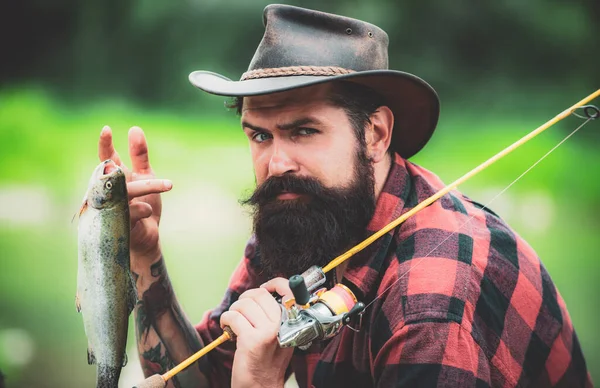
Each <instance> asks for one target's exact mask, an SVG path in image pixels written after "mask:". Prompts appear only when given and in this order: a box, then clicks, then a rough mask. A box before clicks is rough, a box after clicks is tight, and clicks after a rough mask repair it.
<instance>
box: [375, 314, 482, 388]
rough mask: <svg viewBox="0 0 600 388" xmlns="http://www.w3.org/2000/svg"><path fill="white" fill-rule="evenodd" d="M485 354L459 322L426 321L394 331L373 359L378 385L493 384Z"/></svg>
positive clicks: (468, 385) (473, 385)
mask: <svg viewBox="0 0 600 388" xmlns="http://www.w3.org/2000/svg"><path fill="white" fill-rule="evenodd" d="M489 365H490V364H489V362H488V360H487V358H486V357H485V354H484V353H483V352H482V350H481V349H480V347H479V345H478V344H477V343H476V342H475V340H474V339H473V337H472V336H471V335H470V333H468V332H467V331H466V330H465V329H463V328H462V327H461V326H460V324H458V323H457V322H455V321H449V320H424V321H421V322H415V323H410V324H406V325H404V326H403V327H401V328H400V329H398V330H396V331H395V332H393V333H392V335H391V337H390V338H389V339H388V340H387V341H385V343H384V344H383V346H382V347H381V350H380V351H379V352H378V353H377V356H376V358H375V360H374V372H375V376H374V377H375V382H376V384H375V386H376V387H415V386H418V387H439V386H448V387H490V386H491V384H490V373H491V371H490V367H489Z"/></svg>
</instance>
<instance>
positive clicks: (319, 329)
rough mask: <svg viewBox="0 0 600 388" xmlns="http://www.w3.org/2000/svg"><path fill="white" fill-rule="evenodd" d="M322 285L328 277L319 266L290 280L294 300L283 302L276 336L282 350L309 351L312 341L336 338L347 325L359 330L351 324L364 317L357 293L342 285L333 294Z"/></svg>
mask: <svg viewBox="0 0 600 388" xmlns="http://www.w3.org/2000/svg"><path fill="white" fill-rule="evenodd" d="M323 283H325V274H324V273H323V271H322V270H321V268H319V267H316V266H313V267H311V268H310V269H309V270H308V271H306V272H304V273H303V274H302V275H294V276H292V277H291V278H290V279H289V285H290V289H291V290H292V293H293V294H294V297H293V298H291V299H288V300H285V301H283V314H282V321H281V327H280V328H279V333H278V335H277V340H278V341H279V346H281V347H282V348H289V347H298V348H300V349H302V350H306V349H308V347H310V345H312V343H313V341H321V340H325V339H328V338H331V337H333V336H335V335H336V334H337V333H338V332H339V331H340V330H341V328H342V326H344V325H348V327H349V328H351V329H353V330H357V329H355V328H353V327H352V326H351V325H350V324H351V323H353V322H354V320H355V319H356V318H357V317H361V313H362V312H363V310H364V308H365V305H364V304H363V303H362V302H358V301H357V300H356V296H354V293H353V292H352V291H350V289H349V288H348V287H346V286H344V285H343V284H336V285H335V286H334V287H333V288H332V289H330V290H327V289H326V288H321V289H318V287H319V286H320V285H322V284H323ZM315 290H316V291H315ZM313 291H314V292H313Z"/></svg>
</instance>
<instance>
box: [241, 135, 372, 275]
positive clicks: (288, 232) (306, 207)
mask: <svg viewBox="0 0 600 388" xmlns="http://www.w3.org/2000/svg"><path fill="white" fill-rule="evenodd" d="M361 148H362V147H361ZM374 187H375V178H374V171H373V166H372V165H371V162H370V161H369V160H368V159H367V157H366V155H365V152H364V149H361V150H359V152H357V155H356V157H355V166H354V176H353V178H352V181H351V182H350V185H349V186H347V187H342V188H338V187H333V188H328V187H324V186H323V185H322V184H321V183H320V182H319V181H318V180H317V179H315V178H306V177H298V176H294V175H291V174H286V175H283V176H276V177H271V178H269V179H267V180H266V181H265V182H264V183H263V184H262V185H260V186H259V187H257V189H256V190H255V191H254V193H253V194H252V196H251V197H250V198H248V199H246V200H244V201H242V204H244V205H250V206H251V207H252V208H253V229H254V234H255V237H256V241H257V251H258V254H259V257H260V264H261V269H262V270H263V271H264V272H265V273H266V275H267V276H269V277H275V276H283V277H290V276H292V275H294V274H300V273H302V272H304V271H305V270H307V269H308V268H309V267H310V266H312V265H317V266H320V267H322V266H324V265H326V264H327V263H329V261H331V260H332V259H333V258H334V257H336V256H338V255H340V254H341V253H343V252H344V251H346V250H347V249H349V248H350V247H351V246H352V245H355V244H356V243H358V242H359V241H361V240H363V239H364V238H365V237H366V227H367V225H368V224H369V222H370V220H371V218H372V217H373V214H374V212H375V194H374ZM286 192H287V193H294V194H299V195H300V197H299V198H296V199H291V200H279V199H277V196H278V195H280V194H283V193H286Z"/></svg>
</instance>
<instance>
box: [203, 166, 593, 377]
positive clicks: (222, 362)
mask: <svg viewBox="0 0 600 388" xmlns="http://www.w3.org/2000/svg"><path fill="white" fill-rule="evenodd" d="M443 187H444V184H443V183H442V182H441V181H440V179H439V178H438V177H437V176H435V175H434V174H433V173H431V172H429V171H427V170H426V169H424V168H422V167H419V166H417V165H415V164H413V163H411V162H409V161H407V160H404V159H403V158H401V157H400V156H398V155H396V156H395V159H394V161H393V163H392V167H391V169H390V172H389V175H388V178H387V181H386V183H385V185H384V188H383V191H382V193H381V195H380V197H379V198H378V200H377V205H376V211H375V214H374V216H373V219H372V220H371V222H370V224H369V226H368V231H369V232H371V233H372V232H375V231H377V230H379V229H381V228H382V227H383V226H385V225H386V224H388V223H389V222H391V221H392V220H393V219H395V218H397V217H398V216H400V215H401V214H402V213H405V212H406V211H408V210H410V209H411V208H413V207H414V206H415V205H416V204H417V203H419V202H420V201H422V200H424V199H426V198H427V197H429V196H431V195H432V194H434V193H435V192H437V191H438V190H440V189H441V188H443ZM333 272H335V271H333ZM260 273H261V272H260V258H259V255H258V254H257V252H256V247H255V242H254V240H253V239H251V240H250V241H249V243H248V245H247V247H246V251H245V255H244V258H243V260H242V261H241V263H240V264H239V266H238V268H237V269H236V271H235V272H234V274H233V276H232V277H231V281H230V284H229V286H228V290H227V292H226V294H225V297H224V299H223V301H222V303H221V305H220V306H219V307H217V308H216V309H215V310H213V311H210V312H208V313H206V314H205V315H204V317H203V319H202V321H201V322H200V323H199V324H198V325H197V326H196V328H197V330H198V332H199V334H200V336H201V338H202V340H203V342H204V343H208V342H210V341H212V340H213V339H215V338H216V337H218V336H219V335H220V334H221V333H222V331H221V328H220V326H219V319H220V316H221V314H222V313H223V312H224V311H226V310H227V309H228V308H229V306H230V305H231V304H232V303H233V302H234V301H235V300H237V298H238V297H239V295H240V294H241V293H243V292H244V291H245V290H247V289H250V288H255V287H258V286H259V285H260V284H262V283H263V282H264V281H266V280H268V279H264V278H262V277H261V276H260ZM342 283H344V284H345V285H347V286H348V287H349V288H351V289H352V291H354V293H355V294H356V296H357V298H358V300H361V301H363V302H365V303H366V304H368V303H369V302H371V301H373V300H374V302H373V303H372V304H371V305H369V306H368V308H367V310H366V312H365V314H364V316H363V320H362V326H361V329H360V331H359V332H354V331H352V330H350V329H349V328H347V327H345V328H343V329H342V331H341V332H340V333H339V334H338V335H336V336H335V337H333V338H332V339H329V340H327V341H324V342H319V343H315V344H313V345H312V346H311V347H310V348H309V349H307V350H306V351H302V350H300V349H295V352H294V356H293V358H292V362H291V367H292V370H293V372H294V373H295V377H296V380H297V382H298V384H299V385H300V387H413V386H419V387H438V386H448V387H529V386H535V387H550V386H557V387H591V386H592V382H591V378H590V375H589V373H588V371H587V368H586V364H585V360H584V357H583V353H582V350H581V348H580V345H579V342H578V340H577V336H576V334H575V330H574V328H573V324H572V322H571V318H570V317H569V314H568V312H567V309H566V306H565V302H564V300H563V299H562V297H561V296H560V294H559V293H558V291H557V289H556V287H555V286H554V284H553V283H552V280H551V279H550V276H549V274H548V272H547V271H546V269H545V268H544V266H543V265H542V263H541V262H540V260H539V258H538V257H537V255H536V253H535V252H534V251H533V249H532V248H531V247H530V246H529V245H528V244H527V243H526V242H525V241H524V240H523V239H522V238H520V237H519V236H518V235H517V234H516V233H515V232H514V231H513V230H511V229H510V228H509V227H508V226H507V225H506V224H505V223H504V222H503V221H502V220H501V219H500V218H499V217H498V216H497V215H495V214H494V213H493V212H492V211H490V210H488V209H485V208H483V206H482V205H480V204H478V203H476V202H474V201H472V200H470V199H469V198H467V197H466V196H464V195H462V194H460V193H459V192H457V191H453V192H451V193H449V194H447V195H445V196H444V197H442V198H441V199H440V200H438V201H436V202H435V203H433V204H432V205H430V206H429V207H427V208H426V209H424V210H422V211H421V212H419V213H417V214H416V215H415V216H413V217H411V218H409V219H408V220H407V221H406V222H404V223H403V224H402V225H400V226H399V227H397V228H396V229H395V230H393V231H391V232H389V233H388V234H387V235H385V236H384V237H382V238H380V239H379V240H377V241H376V242H375V243H373V244H372V245H371V246H369V247H368V248H367V249H365V250H364V251H362V252H361V253H359V254H357V255H355V256H354V257H353V258H351V259H350V263H349V265H348V267H347V269H346V272H345V274H344V278H343V280H342ZM388 287H389V289H388ZM386 290H387V291H386ZM376 297H377V298H376ZM234 352H235V344H233V343H227V344H224V345H221V347H219V348H217V349H216V350H214V351H213V352H211V353H209V355H208V360H207V364H205V366H206V365H208V366H207V367H208V368H209V369H208V370H207V375H208V377H209V379H210V381H211V383H212V386H229V385H230V381H231V380H230V379H231V366H232V362H233V356H234Z"/></svg>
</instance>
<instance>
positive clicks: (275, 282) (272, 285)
mask: <svg viewBox="0 0 600 388" xmlns="http://www.w3.org/2000/svg"><path fill="white" fill-rule="evenodd" d="M260 287H261V288H265V289H266V290H267V291H269V292H271V293H273V292H276V293H278V294H279V295H281V296H282V299H283V300H285V299H286V298H290V297H292V296H293V294H292V290H290V286H289V281H288V279H286V278H274V279H271V280H269V281H268V282H266V283H263V284H261V286H260Z"/></svg>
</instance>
